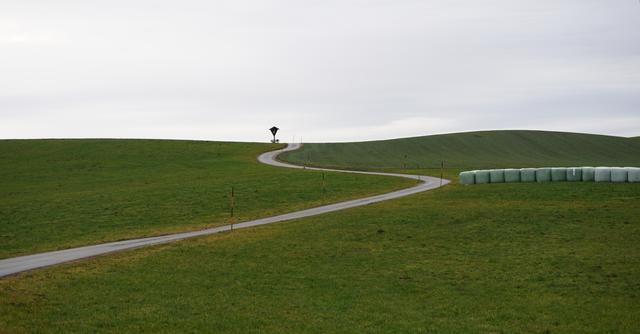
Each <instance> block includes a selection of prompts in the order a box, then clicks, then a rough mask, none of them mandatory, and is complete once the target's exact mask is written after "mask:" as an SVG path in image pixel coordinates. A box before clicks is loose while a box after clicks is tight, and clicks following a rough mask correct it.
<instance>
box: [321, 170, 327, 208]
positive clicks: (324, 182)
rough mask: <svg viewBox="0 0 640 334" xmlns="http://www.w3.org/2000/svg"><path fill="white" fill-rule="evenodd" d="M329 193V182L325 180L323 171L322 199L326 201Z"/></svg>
mask: <svg viewBox="0 0 640 334" xmlns="http://www.w3.org/2000/svg"><path fill="white" fill-rule="evenodd" d="M326 193H327V184H326V181H325V176H324V172H322V201H323V202H324V197H325V195H326Z"/></svg>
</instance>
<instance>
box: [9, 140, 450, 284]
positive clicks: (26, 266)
mask: <svg viewBox="0 0 640 334" xmlns="http://www.w3.org/2000/svg"><path fill="white" fill-rule="evenodd" d="M300 146H301V145H300V144H289V145H288V146H287V147H286V148H284V149H281V150H277V151H272V152H267V153H264V154H262V155H260V156H259V157H258V161H260V162H261V163H263V164H267V165H272V166H276V167H286V168H297V169H303V168H305V167H302V166H296V165H291V164H287V163H283V162H280V161H277V160H276V157H277V156H278V155H279V154H281V153H283V152H286V151H293V150H297V149H298V148H300ZM306 169H310V170H322V171H331V172H341V173H353V174H369V175H384V176H396V177H404V178H409V179H415V180H418V181H421V182H418V183H417V184H416V186H414V187H411V188H406V189H402V190H398V191H394V192H390V193H386V194H382V195H376V196H371V197H366V198H361V199H356V200H352V201H346V202H341V203H336V204H330V205H325V206H320V207H316V208H311V209H306V210H302V211H296V212H291V213H287V214H283V215H279V216H275V217H269V218H262V219H257V220H252V221H247V222H242V223H238V224H234V225H233V228H234V229H241V228H247V227H253V226H259V225H265V224H272V223H277V222H282V221H287V220H292V219H298V218H303V217H310V216H316V215H320V214H323V213H328V212H333V211H338V210H344V209H348V208H353V207H357V206H363V205H367V204H372V203H377V202H382V201H387V200H390V199H394V198H399V197H404V196H408V195H412V194H416V193H419V192H423V191H427V190H431V189H435V188H438V187H439V186H440V179H438V178H434V177H429V176H418V175H406V174H393V173H375V172H360V171H346V170H334V169H322V168H306ZM442 183H443V184H447V183H449V181H448V180H443V182H442ZM230 229H231V226H230V225H224V226H219V227H214V228H208V229H205V230H200V231H193V232H184V233H176V234H169V235H163V236H158V237H149V238H141V239H132V240H124V241H116V242H109V243H105V244H99V245H93V246H85V247H78V248H71V249H65V250H60V251H53V252H46V253H39V254H33V255H26V256H20V257H14V258H8V259H3V260H0V277H3V276H7V275H11V274H15V273H19V272H23V271H27V270H32V269H36V268H42V267H48V266H52V265H55V264H59V263H64V262H69V261H75V260H79V259H84V258H89V257H93V256H97V255H102V254H107V253H112V252H117V251H122V250H126V249H132V248H137V247H143V246H150V245H157V244H163V243H167V242H172V241H177V240H183V239H187V238H193V237H199V236H204V235H209V234H214V233H219V232H224V231H229V230H230Z"/></svg>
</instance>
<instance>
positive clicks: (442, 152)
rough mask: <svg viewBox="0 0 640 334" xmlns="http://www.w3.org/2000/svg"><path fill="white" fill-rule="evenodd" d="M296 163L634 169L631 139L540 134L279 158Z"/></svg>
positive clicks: (393, 143) (405, 142) (336, 147)
mask: <svg viewBox="0 0 640 334" xmlns="http://www.w3.org/2000/svg"><path fill="white" fill-rule="evenodd" d="M282 159H283V160H285V161H290V162H294V163H298V164H310V165H316V166H328V167H337V168H347V167H350V168H359V169H386V168H396V169H397V168H401V169H421V168H436V167H440V164H441V161H444V163H445V166H446V167H449V168H455V169H460V168H493V167H500V168H507V167H543V166H567V167H569V166H576V165H578V166H582V165H592V166H593V165H595V166H609V165H612V166H640V141H638V140H637V139H632V138H622V137H611V136H600V135H590V134H577V133H564V132H545V131H485V132H468V133H453V134H445V135H435V136H426V137H416V138H405V139H396V140H385V141H371V142H361V143H337V144H305V145H304V146H303V148H302V149H301V150H299V151H295V152H290V153H288V154H286V155H283V156H282Z"/></svg>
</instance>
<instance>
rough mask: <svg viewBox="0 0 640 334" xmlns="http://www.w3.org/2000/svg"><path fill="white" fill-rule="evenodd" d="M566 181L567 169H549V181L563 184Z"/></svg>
mask: <svg viewBox="0 0 640 334" xmlns="http://www.w3.org/2000/svg"><path fill="white" fill-rule="evenodd" d="M566 180H567V169H566V168H564V167H554V168H551V181H553V182H563V181H566Z"/></svg>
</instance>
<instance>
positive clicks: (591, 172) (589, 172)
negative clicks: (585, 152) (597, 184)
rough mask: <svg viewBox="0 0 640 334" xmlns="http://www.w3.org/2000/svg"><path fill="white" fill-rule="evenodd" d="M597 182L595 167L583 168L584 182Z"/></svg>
mask: <svg viewBox="0 0 640 334" xmlns="http://www.w3.org/2000/svg"><path fill="white" fill-rule="evenodd" d="M595 180H596V169H595V168H594V167H582V181H585V182H593V181H595Z"/></svg>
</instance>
